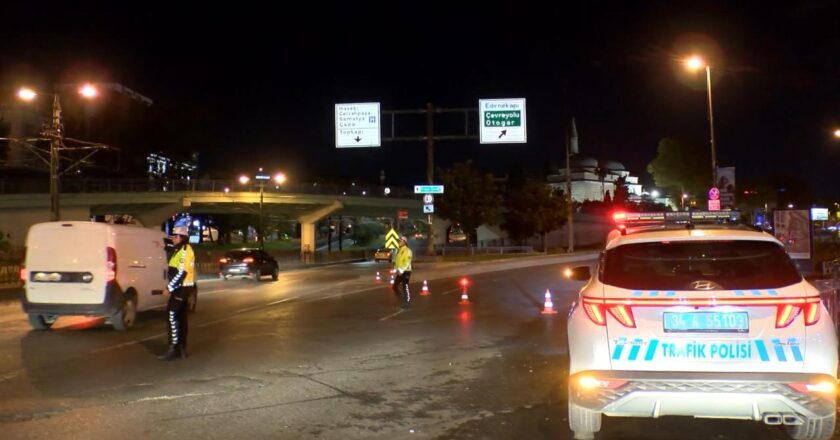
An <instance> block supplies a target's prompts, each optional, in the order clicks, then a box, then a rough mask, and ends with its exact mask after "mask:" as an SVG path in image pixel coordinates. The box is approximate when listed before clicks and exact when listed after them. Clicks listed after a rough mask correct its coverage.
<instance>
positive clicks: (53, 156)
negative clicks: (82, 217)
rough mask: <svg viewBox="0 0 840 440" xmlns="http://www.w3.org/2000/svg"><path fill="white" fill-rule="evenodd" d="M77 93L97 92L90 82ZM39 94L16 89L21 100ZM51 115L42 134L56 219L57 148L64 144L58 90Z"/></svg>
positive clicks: (87, 95) (52, 217) (90, 96)
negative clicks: (47, 147)
mask: <svg viewBox="0 0 840 440" xmlns="http://www.w3.org/2000/svg"><path fill="white" fill-rule="evenodd" d="M78 92H79V95H81V96H82V97H83V98H86V99H93V98H95V97H96V96H97V95H98V94H99V92H98V90H97V89H96V87H95V86H94V85H92V84H84V85H82V86H81V87H79V90H78ZM38 95H39V93H38V92H36V91H35V90H33V89H30V88H28V87H22V88H21V89H20V90H18V93H17V96H18V98H20V99H21V100H23V101H27V102H31V101H34V100H35V98H37V97H38ZM52 97H53V100H52V101H53V102H52V115H51V118H50V125H49V127H48V128H46V129H45V130H44V132H43V134H44V135H45V136H46V137H48V138H49V139H50V221H58V220H59V219H60V218H61V207H60V203H59V193H60V191H61V190H60V187H59V165H60V160H61V157H60V155H59V150H60V149H61V146H62V145H63V144H64V126H63V124H62V118H61V100H60V98H59V95H58V92H54V93H53V94H52Z"/></svg>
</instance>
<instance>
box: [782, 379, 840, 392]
mask: <svg viewBox="0 0 840 440" xmlns="http://www.w3.org/2000/svg"><path fill="white" fill-rule="evenodd" d="M787 385H788V386H789V387H791V388H793V389H794V390H796V391H799V392H800V393H803V394H807V393H820V394H834V393H835V392H837V384H836V383H835V382H831V381H827V380H826V381H822V382H817V383H802V382H793V383H789V384H787Z"/></svg>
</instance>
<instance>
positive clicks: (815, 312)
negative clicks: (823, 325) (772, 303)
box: [776, 299, 820, 328]
mask: <svg viewBox="0 0 840 440" xmlns="http://www.w3.org/2000/svg"><path fill="white" fill-rule="evenodd" d="M803 311H804V315H805V325H814V324H816V323H817V322H819V321H820V302H819V299H817V300H816V301H807V302H805V304H801V303H800V304H780V305H779V306H778V307H777V308H776V328H785V327H787V326H789V325H790V324H791V323H792V322H793V321H794V320H795V319H796V317H797V316H799V313H800V312H803Z"/></svg>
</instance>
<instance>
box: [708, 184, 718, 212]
mask: <svg viewBox="0 0 840 440" xmlns="http://www.w3.org/2000/svg"><path fill="white" fill-rule="evenodd" d="M709 211H720V190H719V189H717V188H716V187H712V188H710V189H709Z"/></svg>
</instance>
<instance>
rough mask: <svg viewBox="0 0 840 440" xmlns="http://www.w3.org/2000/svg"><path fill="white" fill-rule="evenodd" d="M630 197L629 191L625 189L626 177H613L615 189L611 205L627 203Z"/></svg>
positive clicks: (619, 205)
mask: <svg viewBox="0 0 840 440" xmlns="http://www.w3.org/2000/svg"><path fill="white" fill-rule="evenodd" d="M629 197H630V191H629V190H628V189H627V179H626V178H624V177H619V178H618V179H615V191H614V196H613V205H615V206H618V207H622V206H624V205H625V204H626V203H627V199H628V198H629Z"/></svg>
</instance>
